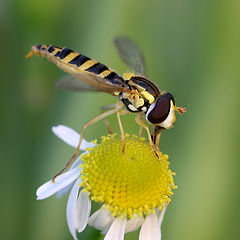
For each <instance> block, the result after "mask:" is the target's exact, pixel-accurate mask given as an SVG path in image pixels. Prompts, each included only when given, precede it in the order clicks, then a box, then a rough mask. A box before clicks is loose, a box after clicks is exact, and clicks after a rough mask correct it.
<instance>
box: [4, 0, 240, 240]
mask: <svg viewBox="0 0 240 240" xmlns="http://www.w3.org/2000/svg"><path fill="white" fill-rule="evenodd" d="M239 12H240V2H239V1H234V0H229V1H224V0H202V1H197V0H172V1H169V0H159V1H157V0H156V1H154V0H149V1H138V0H131V1H130V0H119V1H115V0H102V1H99V0H91V1H90V0H88V1H73V0H69V1H63V0H48V1H46V0H42V1H27V0H22V1H17V0H15V1H14V0H10V1H7V0H1V1H0V42H1V45H0V46H1V55H0V109H1V111H0V115H1V118H0V120H1V123H0V128H1V129H0V136H1V138H0V154H1V179H0V183H1V197H0V201H1V202H0V214H1V218H0V221H1V222H0V238H1V239H19V240H20V239H25V240H28V239H31V240H32V239H34V240H38V239H39V240H40V239H41V240H42V239H58V240H61V239H71V236H70V234H69V232H68V229H67V224H66V218H65V206H66V202H67V196H65V197H63V198H61V199H56V198H55V197H54V196H53V197H51V198H49V199H47V200H43V201H37V200H36V197H35V191H36V189H37V187H38V186H39V185H41V184H42V183H44V182H45V181H47V180H49V179H50V178H51V177H52V176H53V175H54V174H56V173H57V171H59V170H60V169H61V168H62V167H63V166H64V164H65V162H66V161H67V160H68V159H69V157H70V156H71V154H72V153H73V149H72V148H71V147H69V146H67V145H66V144H64V143H63V142H61V141H60V140H58V139H57V138H56V137H55V136H54V135H53V134H52V133H51V127H52V126H54V125H58V124H65V125H68V126H70V127H72V128H74V129H76V130H78V131H79V130H80V129H81V127H82V126H83V124H84V123H85V122H87V121H88V120H90V119H91V118H93V117H94V116H96V115H98V114H99V108H100V106H102V105H106V104H109V103H115V101H116V99H114V98H113V97H112V96H108V95H107V94H101V93H78V92H69V91H62V90H59V89H56V88H55V86H54V83H55V81H56V80H57V79H58V78H60V77H61V76H63V75H64V74H63V72H62V71H61V70H59V69H58V68H57V67H56V66H54V65H53V64H52V63H49V62H48V61H47V60H46V59H42V58H39V57H34V58H31V59H25V58H24V56H25V54H26V53H27V52H28V51H29V50H30V47H31V46H32V45H33V44H37V43H41V44H55V45H59V46H67V47H69V48H72V49H74V50H76V51H79V52H81V53H83V54H85V55H87V56H89V57H92V58H94V59H97V60H99V61H101V62H103V63H105V64H106V65H107V66H109V67H111V68H113V69H115V70H116V71H117V72H119V73H123V72H124V71H126V70H127V68H126V67H125V66H124V64H123V63H122V62H121V61H120V60H119V58H118V56H117V52H116V49H115V48H114V46H113V43H112V40H113V38H114V37H115V36H118V35H126V36H129V37H131V38H132V39H134V40H135V41H136V42H137V43H138V44H139V46H140V47H141V49H143V51H144V53H145V57H146V60H147V67H148V74H149V78H150V79H151V80H152V81H154V82H155V83H156V84H157V85H158V86H159V87H160V88H161V89H163V90H167V91H169V92H171V93H172V94H173V95H174V96H175V98H176V102H177V104H178V105H184V104H188V105H187V113H186V114H184V115H182V116H179V115H178V116H177V121H176V124H175V127H174V128H173V129H171V130H169V131H165V132H164V133H163V135H162V137H161V149H162V151H163V152H164V153H167V154H169V156H170V161H171V168H172V169H173V171H175V172H176V173H177V175H176V177H175V182H176V184H177V185H178V186H179V188H178V189H177V190H175V195H174V196H173V199H172V202H171V204H170V205H169V208H168V210H167V213H166V216H165V219H164V222H163V225H162V236H163V237H162V239H164V240H169V239H178V240H181V239H184V240H186V239H195V240H198V239H199V240H200V239H205V240H207V239H210V240H214V239H217V240H225V239H240V227H239V215H240V208H239V203H240V201H239V200H240V193H239V192H240V191H239V179H240V174H239V170H240V161H239V158H238V154H239V116H240V115H239V110H240V109H239V85H240V84H239V76H240V71H239V62H240V61H239V59H240V58H239V55H240V51H239V50H240V47H239V46H240V44H239V43H240V34H239V26H240V14H239ZM133 115H134V114H132V115H131V116H124V117H122V120H123V124H124V128H125V130H126V132H129V133H137V131H138V128H137V126H136V124H135V122H134V118H133V117H134V116H133ZM110 121H111V123H112V124H113V126H114V130H115V131H116V132H118V131H119V130H118V126H117V124H116V122H117V121H116V116H113V117H111V119H110ZM104 134H106V128H105V125H104V123H103V122H100V123H97V124H96V125H95V126H92V127H91V128H89V129H88V130H87V132H86V135H85V138H86V139H87V140H92V139H95V138H98V139H99V138H100V136H101V135H104ZM137 236H138V232H135V233H130V234H127V235H126V236H125V239H127V240H130V239H137ZM80 238H81V239H89V240H91V239H101V238H102V237H101V235H100V234H99V232H98V231H96V230H94V229H93V228H90V227H88V229H87V230H86V231H85V232H84V233H82V234H80Z"/></svg>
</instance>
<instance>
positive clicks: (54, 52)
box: [49, 48, 61, 55]
mask: <svg viewBox="0 0 240 240" xmlns="http://www.w3.org/2000/svg"><path fill="white" fill-rule="evenodd" d="M60 50H61V49H60V48H54V51H53V52H51V53H49V54H50V55H55V54H56V53H57V52H58V51H60Z"/></svg>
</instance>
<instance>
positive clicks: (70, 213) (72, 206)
mask: <svg viewBox="0 0 240 240" xmlns="http://www.w3.org/2000/svg"><path fill="white" fill-rule="evenodd" d="M80 182H81V180H80V179H78V180H77V181H76V182H75V183H74V185H73V188H72V190H71V192H70V194H69V197H68V202H67V223H68V228H69V231H70V233H71V234H72V236H73V238H74V240H77V234H76V229H75V227H74V214H75V210H76V202H77V197H78V191H79V183H80Z"/></svg>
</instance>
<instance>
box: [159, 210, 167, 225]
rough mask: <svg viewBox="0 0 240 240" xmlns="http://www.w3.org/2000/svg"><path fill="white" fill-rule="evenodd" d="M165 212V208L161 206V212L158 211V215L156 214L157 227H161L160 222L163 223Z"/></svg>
mask: <svg viewBox="0 0 240 240" xmlns="http://www.w3.org/2000/svg"><path fill="white" fill-rule="evenodd" d="M166 210H167V206H166V207H165V206H163V209H162V210H161V211H159V214H158V222H159V226H160V227H161V225H162V221H163V218H164V215H165V212H166Z"/></svg>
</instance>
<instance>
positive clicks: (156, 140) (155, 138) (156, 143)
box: [152, 126, 164, 151]
mask: <svg viewBox="0 0 240 240" xmlns="http://www.w3.org/2000/svg"><path fill="white" fill-rule="evenodd" d="M163 129H164V128H162V127H160V126H155V127H154V130H153V134H152V139H153V144H154V146H155V147H156V149H157V150H158V151H160V148H159V142H160V136H161V133H162V131H163Z"/></svg>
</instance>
